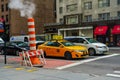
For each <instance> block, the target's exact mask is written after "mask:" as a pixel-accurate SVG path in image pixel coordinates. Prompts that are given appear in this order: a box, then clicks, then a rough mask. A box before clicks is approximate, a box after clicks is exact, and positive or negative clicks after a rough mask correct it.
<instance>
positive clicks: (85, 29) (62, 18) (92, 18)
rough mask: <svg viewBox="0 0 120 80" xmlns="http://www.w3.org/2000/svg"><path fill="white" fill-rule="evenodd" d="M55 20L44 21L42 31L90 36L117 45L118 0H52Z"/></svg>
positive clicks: (119, 38)
mask: <svg viewBox="0 0 120 80" xmlns="http://www.w3.org/2000/svg"><path fill="white" fill-rule="evenodd" d="M56 5H57V6H56V14H57V18H56V22H57V24H56V23H55V24H46V25H45V31H46V34H47V33H48V34H56V32H57V33H58V34H61V35H63V36H89V37H94V38H95V39H97V40H98V41H100V42H103V43H105V44H107V45H108V46H120V8H119V7H120V0H56Z"/></svg>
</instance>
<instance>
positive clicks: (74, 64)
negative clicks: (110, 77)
mask: <svg viewBox="0 0 120 80" xmlns="http://www.w3.org/2000/svg"><path fill="white" fill-rule="evenodd" d="M117 55H120V54H111V55H106V56H102V57H97V58H93V59H87V60H83V61H79V62H76V63H73V64H68V65H65V66H61V67H57V68H56V69H59V70H62V69H65V68H69V67H73V66H77V65H80V64H84V63H87V62H92V61H95V60H99V59H104V58H109V57H113V56H117Z"/></svg>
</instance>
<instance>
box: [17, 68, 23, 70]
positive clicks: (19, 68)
mask: <svg viewBox="0 0 120 80" xmlns="http://www.w3.org/2000/svg"><path fill="white" fill-rule="evenodd" d="M15 69H16V70H23V69H24V68H15Z"/></svg>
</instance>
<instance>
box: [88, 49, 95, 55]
mask: <svg viewBox="0 0 120 80" xmlns="http://www.w3.org/2000/svg"><path fill="white" fill-rule="evenodd" d="M88 52H89V55H90V56H94V55H95V54H96V52H95V49H93V48H90V49H88Z"/></svg>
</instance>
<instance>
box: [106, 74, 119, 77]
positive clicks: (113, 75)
mask: <svg viewBox="0 0 120 80" xmlns="http://www.w3.org/2000/svg"><path fill="white" fill-rule="evenodd" d="M106 76H110V77H117V78H120V75H118V74H106Z"/></svg>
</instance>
